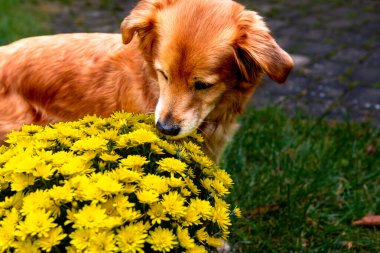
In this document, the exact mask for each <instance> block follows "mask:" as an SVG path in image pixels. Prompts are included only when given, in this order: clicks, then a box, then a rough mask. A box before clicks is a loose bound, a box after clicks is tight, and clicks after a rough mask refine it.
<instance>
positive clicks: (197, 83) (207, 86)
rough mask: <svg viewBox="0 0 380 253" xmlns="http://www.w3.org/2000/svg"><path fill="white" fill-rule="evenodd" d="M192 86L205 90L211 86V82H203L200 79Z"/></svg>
mask: <svg viewBox="0 0 380 253" xmlns="http://www.w3.org/2000/svg"><path fill="white" fill-rule="evenodd" d="M194 87H195V89H196V90H205V89H208V88H211V87H212V84H211V83H204V82H201V81H196V82H195V83H194Z"/></svg>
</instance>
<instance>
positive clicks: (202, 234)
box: [196, 227, 210, 242]
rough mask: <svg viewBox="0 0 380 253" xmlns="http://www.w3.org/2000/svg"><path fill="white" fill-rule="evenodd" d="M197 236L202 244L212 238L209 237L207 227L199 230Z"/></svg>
mask: <svg viewBox="0 0 380 253" xmlns="http://www.w3.org/2000/svg"><path fill="white" fill-rule="evenodd" d="M196 235H197V238H198V239H199V241H201V242H204V241H206V240H207V239H208V238H209V237H210V236H209V235H208V233H207V232H206V228H205V227H203V228H201V229H199V230H198V231H197V232H196Z"/></svg>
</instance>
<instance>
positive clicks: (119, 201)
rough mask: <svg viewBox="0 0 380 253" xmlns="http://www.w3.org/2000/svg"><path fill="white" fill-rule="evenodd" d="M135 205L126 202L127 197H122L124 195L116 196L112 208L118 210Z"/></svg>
mask: <svg viewBox="0 0 380 253" xmlns="http://www.w3.org/2000/svg"><path fill="white" fill-rule="evenodd" d="M134 206H135V204H134V203H132V202H130V201H129V200H128V196H124V195H121V194H119V195H116V196H115V197H114V199H113V207H114V208H116V209H118V208H130V207H134Z"/></svg>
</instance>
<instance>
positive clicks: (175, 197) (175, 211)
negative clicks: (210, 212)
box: [161, 191, 186, 219]
mask: <svg viewBox="0 0 380 253" xmlns="http://www.w3.org/2000/svg"><path fill="white" fill-rule="evenodd" d="M162 198H163V199H162V202H161V204H162V206H163V207H164V209H165V211H166V212H167V213H168V214H170V215H171V216H173V218H174V219H179V218H180V217H182V216H184V215H185V210H186V207H185V206H184V203H185V199H184V198H183V197H182V196H181V195H180V194H178V192H176V191H173V192H169V193H168V194H166V195H164V196H163V197H162Z"/></svg>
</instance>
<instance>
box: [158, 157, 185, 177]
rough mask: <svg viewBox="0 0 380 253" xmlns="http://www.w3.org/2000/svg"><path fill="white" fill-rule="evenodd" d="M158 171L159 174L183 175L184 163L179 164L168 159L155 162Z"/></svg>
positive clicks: (178, 161)
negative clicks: (164, 172)
mask: <svg viewBox="0 0 380 253" xmlns="http://www.w3.org/2000/svg"><path fill="white" fill-rule="evenodd" d="M157 164H158V165H159V166H158V171H159V172H163V171H166V172H170V173H171V174H174V173H178V174H180V175H183V173H184V171H185V170H186V167H187V165H186V163H184V162H181V161H180V160H178V159H175V158H172V157H169V158H163V159H161V160H160V161H158V162H157Z"/></svg>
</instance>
